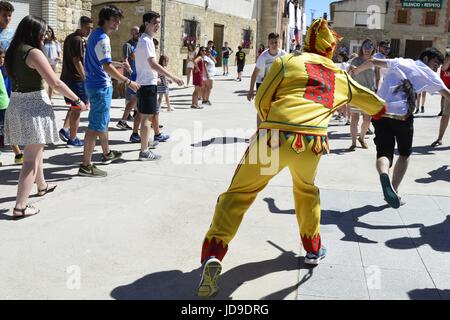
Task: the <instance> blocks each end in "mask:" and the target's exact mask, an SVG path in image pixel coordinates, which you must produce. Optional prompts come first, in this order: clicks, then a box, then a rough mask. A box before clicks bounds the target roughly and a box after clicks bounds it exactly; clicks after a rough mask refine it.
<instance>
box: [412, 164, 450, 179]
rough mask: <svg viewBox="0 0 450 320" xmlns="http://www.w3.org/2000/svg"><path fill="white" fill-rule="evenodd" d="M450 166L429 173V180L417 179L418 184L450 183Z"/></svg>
mask: <svg viewBox="0 0 450 320" xmlns="http://www.w3.org/2000/svg"><path fill="white" fill-rule="evenodd" d="M449 167H450V166H442V167H440V168H439V169H436V170H433V171H430V172H428V175H429V177H428V178H420V179H416V182H418V183H433V182H436V181H446V182H450V169H449Z"/></svg>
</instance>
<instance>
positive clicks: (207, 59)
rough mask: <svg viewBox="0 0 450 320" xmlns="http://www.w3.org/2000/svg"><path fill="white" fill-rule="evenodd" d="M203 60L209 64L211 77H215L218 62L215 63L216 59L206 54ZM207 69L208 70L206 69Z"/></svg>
mask: <svg viewBox="0 0 450 320" xmlns="http://www.w3.org/2000/svg"><path fill="white" fill-rule="evenodd" d="M203 60H205V62H206V64H207V69H208V74H209V77H210V78H211V77H214V76H215V75H216V64H215V63H214V61H213V60H212V59H211V58H210V57H208V56H205V57H204V58H203ZM205 71H206V70H205ZM205 78H206V73H205Z"/></svg>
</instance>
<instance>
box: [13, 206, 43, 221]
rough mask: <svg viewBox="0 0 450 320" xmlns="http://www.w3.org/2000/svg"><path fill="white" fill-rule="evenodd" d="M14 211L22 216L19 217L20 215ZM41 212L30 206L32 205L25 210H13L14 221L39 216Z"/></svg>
mask: <svg viewBox="0 0 450 320" xmlns="http://www.w3.org/2000/svg"><path fill="white" fill-rule="evenodd" d="M33 209H34V210H37V211H36V212H34V213H31V214H30V213H27V210H33ZM14 211H18V212H20V213H21V214H20V215H19V214H14ZM39 212H40V210H39V209H36V208H35V207H33V206H30V205H27V206H26V207H25V208H23V209H19V208H14V209H13V219H14V220H19V219H23V218H27V217H31V216H34V215H37V214H38V213H39Z"/></svg>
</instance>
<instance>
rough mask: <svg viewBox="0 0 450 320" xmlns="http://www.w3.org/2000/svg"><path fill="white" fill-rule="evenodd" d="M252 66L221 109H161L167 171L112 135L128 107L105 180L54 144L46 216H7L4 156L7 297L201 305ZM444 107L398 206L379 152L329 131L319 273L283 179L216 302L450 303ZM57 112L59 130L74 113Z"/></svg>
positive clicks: (245, 227) (229, 89)
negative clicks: (209, 242)
mask: <svg viewBox="0 0 450 320" xmlns="http://www.w3.org/2000/svg"><path fill="white" fill-rule="evenodd" d="M252 69H253V66H247V67H246V70H245V78H244V81H243V82H235V81H233V76H232V75H234V69H232V70H231V71H232V72H231V75H230V76H229V77H223V76H218V77H217V79H216V81H215V86H216V88H215V89H214V91H213V94H212V97H211V101H212V102H213V106H207V107H206V108H205V109H204V110H192V109H190V108H189V105H190V99H191V93H192V91H193V90H192V88H187V89H184V88H183V89H174V90H173V91H171V100H172V102H173V104H174V106H175V108H176V111H175V112H173V113H167V112H162V113H161V122H162V123H163V124H164V132H167V133H170V134H172V136H173V139H172V140H171V141H169V142H166V143H161V144H160V145H159V146H158V147H157V149H156V152H157V153H159V154H161V155H162V156H163V159H162V160H161V161H159V162H157V163H152V162H138V161H137V158H138V148H139V146H138V145H136V144H130V143H128V142H127V141H128V138H129V135H130V131H121V130H119V129H117V128H116V127H115V124H116V122H117V121H118V120H119V119H120V117H121V113H122V110H123V107H124V101H123V100H114V103H113V108H112V121H111V124H110V139H111V146H112V148H114V149H118V150H121V151H123V152H124V156H123V161H121V162H119V163H114V164H111V165H108V166H106V167H105V169H106V170H107V171H108V177H106V178H100V179H90V178H85V177H78V176H77V171H78V166H79V163H80V161H81V157H82V150H81V149H68V148H66V147H65V145H64V144H62V143H60V144H58V145H56V146H50V147H48V148H46V151H45V175H46V177H47V179H48V180H49V181H52V182H55V183H57V184H58V188H57V189H56V191H55V192H54V193H51V194H48V195H47V196H45V197H44V198H35V197H33V198H31V199H30V202H31V203H34V204H36V206H37V207H39V208H40V209H41V213H40V214H39V215H38V216H35V217H32V218H27V219H24V220H20V221H13V220H11V219H10V214H11V212H10V209H11V208H12V207H13V206H14V200H15V193H16V184H17V179H18V174H19V170H20V167H18V166H14V165H12V159H13V155H12V153H11V152H4V153H3V154H2V155H1V156H0V157H1V160H2V161H3V164H4V166H3V167H1V168H0V252H1V253H2V254H1V257H0V269H1V270H3V271H4V272H2V273H0V299H196V297H195V295H194V293H195V289H196V286H197V284H198V281H199V274H200V269H199V267H200V265H199V256H200V250H201V244H202V241H203V237H204V235H205V233H206V231H207V229H208V226H209V224H210V222H211V218H212V214H213V211H214V206H215V203H216V199H217V196H218V195H219V194H220V193H221V192H223V191H225V190H226V188H227V187H228V185H229V182H230V179H231V177H232V175H233V172H234V170H235V167H236V163H237V162H238V161H239V159H240V157H241V155H242V153H243V152H244V150H245V148H246V146H247V143H246V138H248V137H249V136H250V135H251V133H252V131H253V130H254V129H255V122H256V121H255V120H256V119H255V117H256V115H255V111H254V108H253V107H252V104H251V103H249V102H247V100H246V98H245V95H246V90H247V89H248V84H249V76H250V74H251V72H252ZM220 71H221V70H220V69H219V70H218V72H220ZM220 73H221V72H220ZM439 100H440V98H439V97H438V96H433V97H430V96H428V100H427V104H426V112H425V114H420V115H419V116H418V117H417V119H416V127H415V128H416V135H415V141H414V155H413V156H412V159H411V166H410V169H409V171H408V172H407V174H406V177H405V179H404V182H403V184H402V186H401V193H402V195H403V197H404V199H405V200H406V202H407V204H406V205H405V206H403V207H401V208H400V209H398V210H394V209H391V208H389V207H387V206H386V204H385V203H384V201H383V196H382V193H381V190H380V186H379V183H378V177H377V173H376V170H375V168H374V163H375V150H374V144H373V141H372V137H373V136H369V139H368V140H367V142H368V144H369V146H370V149H369V150H364V149H361V148H357V150H356V152H352V153H347V152H346V151H345V149H346V148H348V147H349V146H350V136H349V127H348V126H344V125H342V124H339V123H337V122H333V123H332V124H331V126H330V130H329V131H330V137H331V141H330V144H331V148H332V153H331V154H330V155H328V156H324V157H323V158H322V160H321V164H320V169H319V173H318V177H317V185H318V186H319V187H320V188H321V197H322V199H321V204H322V210H323V211H322V231H321V233H322V238H323V242H324V244H325V245H326V247H327V249H328V256H327V258H326V259H325V260H324V261H323V263H322V264H320V265H319V266H317V267H315V268H308V267H306V266H305V265H304V263H303V257H304V254H305V253H304V252H303V249H302V248H301V246H300V242H299V235H298V227H297V222H296V218H295V216H294V211H293V197H292V191H291V186H292V183H291V178H290V176H289V173H288V171H286V170H285V171H283V172H282V173H281V174H280V175H278V176H277V177H276V178H274V179H273V180H272V181H271V182H270V184H269V185H268V186H267V188H266V189H265V190H263V191H262V192H261V194H260V195H259V196H258V197H257V199H256V201H255V203H254V204H253V205H252V207H251V208H250V210H249V212H248V213H247V215H246V216H245V218H244V221H243V223H242V225H241V228H240V229H239V232H238V234H237V236H236V237H235V239H234V240H233V241H232V242H231V244H230V248H229V251H228V254H227V256H226V257H225V259H224V261H223V274H222V277H221V280H220V285H221V291H220V293H219V295H218V296H217V297H216V299H289V300H294V299H298V300H310V299H450V241H449V240H450V218H449V215H450V185H449V182H450V169H449V165H450V161H449V155H450V147H449V146H447V145H444V146H441V147H439V148H437V149H433V148H431V147H428V146H429V144H430V143H431V142H432V141H434V139H435V138H436V135H437V130H438V124H439V119H438V118H437V117H435V115H436V114H437V113H438V109H439ZM55 102H56V104H57V105H62V100H61V99H56V100H55ZM55 110H56V116H57V119H58V124H60V125H62V120H61V119H62V118H63V117H64V115H65V112H66V108H65V107H59V106H58V107H55ZM86 117H87V114H84V115H83V116H82V123H81V128H82V129H85V128H86V126H87V122H86V120H87V119H86ZM238 129H239V130H238ZM81 137H82V136H81ZM223 137H227V138H228V139H223ZM447 137H448V134H447ZM447 141H448V140H447ZM202 159H203V160H202ZM94 160H95V161H100V147H99V146H97V148H96V153H95V156H94Z"/></svg>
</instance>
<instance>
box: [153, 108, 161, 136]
mask: <svg viewBox="0 0 450 320" xmlns="http://www.w3.org/2000/svg"><path fill="white" fill-rule="evenodd" d="M152 126H153V131H155V135H158V134H160V133H161V130H159V113H157V114H154V115H153V117H152Z"/></svg>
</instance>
